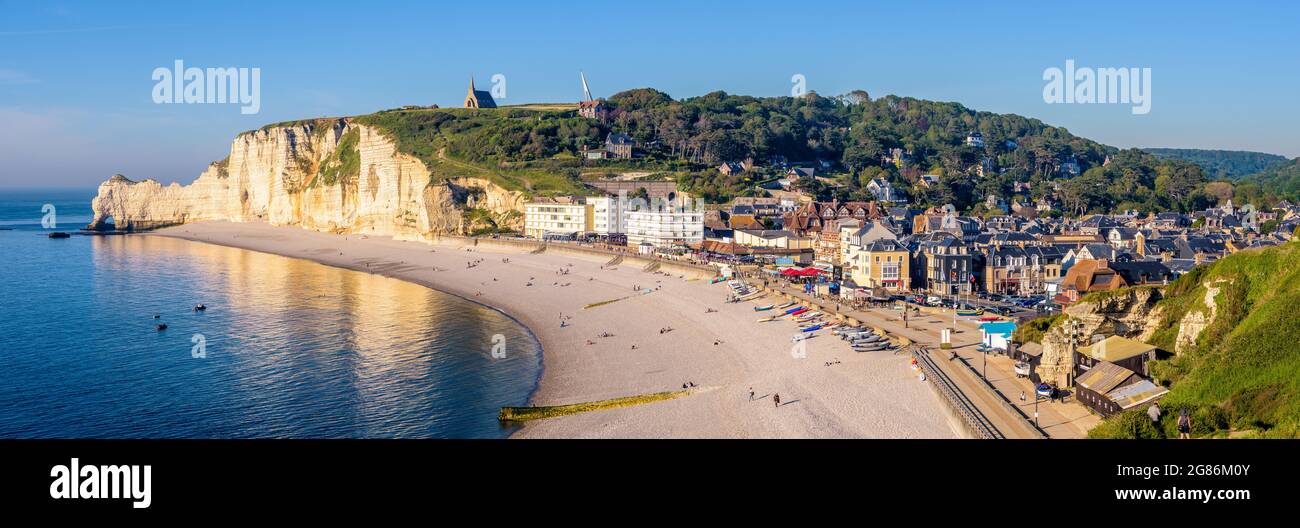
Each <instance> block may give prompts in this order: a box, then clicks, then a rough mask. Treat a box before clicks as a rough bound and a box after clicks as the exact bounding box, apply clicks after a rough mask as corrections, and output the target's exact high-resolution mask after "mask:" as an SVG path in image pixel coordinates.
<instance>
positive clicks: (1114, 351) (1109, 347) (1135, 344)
mask: <svg viewBox="0 0 1300 528" xmlns="http://www.w3.org/2000/svg"><path fill="white" fill-rule="evenodd" d="M1155 349H1156V347H1154V346H1151V345H1148V344H1146V343H1143V342H1141V341H1138V340H1136V339H1129V338H1127V337H1120V336H1110V337H1107V338H1106V339H1105V340H1103V341H1101V342H1099V343H1094V344H1092V345H1089V346H1085V347H1079V353H1081V354H1084V355H1086V356H1088V357H1090V358H1093V359H1100V360H1103V361H1111V362H1115V361H1123V360H1125V359H1128V358H1131V357H1134V356H1140V355H1142V354H1145V353H1147V352H1150V351H1152V350H1155Z"/></svg>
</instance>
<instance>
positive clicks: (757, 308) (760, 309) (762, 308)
mask: <svg viewBox="0 0 1300 528" xmlns="http://www.w3.org/2000/svg"><path fill="white" fill-rule="evenodd" d="M773 308H776V306H774V305H771V304H769V305H767V306H755V307H754V311H755V312H766V311H768V310H771V309H773Z"/></svg>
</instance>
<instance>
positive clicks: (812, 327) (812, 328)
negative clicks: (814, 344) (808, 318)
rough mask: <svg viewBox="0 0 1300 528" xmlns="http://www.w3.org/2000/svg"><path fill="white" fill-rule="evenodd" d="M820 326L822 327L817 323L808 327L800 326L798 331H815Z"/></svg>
mask: <svg viewBox="0 0 1300 528" xmlns="http://www.w3.org/2000/svg"><path fill="white" fill-rule="evenodd" d="M821 328H822V325H819V324H818V325H812V326H810V327H808V328H800V329H799V331H800V332H812V331H816V330H821Z"/></svg>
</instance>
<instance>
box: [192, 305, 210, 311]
mask: <svg viewBox="0 0 1300 528" xmlns="http://www.w3.org/2000/svg"><path fill="white" fill-rule="evenodd" d="M207 309H208V307H207V306H204V305H203V304H202V303H199V304H196V305H194V311H196V312H202V311H204V310H207Z"/></svg>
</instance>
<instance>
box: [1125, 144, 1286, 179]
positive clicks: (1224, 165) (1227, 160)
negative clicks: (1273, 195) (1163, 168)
mask: <svg viewBox="0 0 1300 528" xmlns="http://www.w3.org/2000/svg"><path fill="white" fill-rule="evenodd" d="M1143 150H1145V151H1147V152H1150V153H1152V154H1154V155H1155V156H1156V157H1158V158H1160V159H1173V160H1181V161H1188V162H1192V163H1195V164H1196V165H1198V166H1200V167H1201V170H1203V171H1204V172H1205V175H1206V176H1207V177H1209V178H1210V179H1212V180H1218V179H1226V180H1236V179H1239V178H1241V177H1243V176H1247V175H1251V174H1255V173H1257V172H1263V171H1264V170H1266V169H1268V168H1270V167H1272V166H1274V165H1280V164H1282V163H1285V162H1286V161H1287V159H1286V158H1284V157H1282V156H1278V155H1277V154H1266V153H1263V152H1249V151H1242V150H1204V149H1171V148H1149V149H1143Z"/></svg>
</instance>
